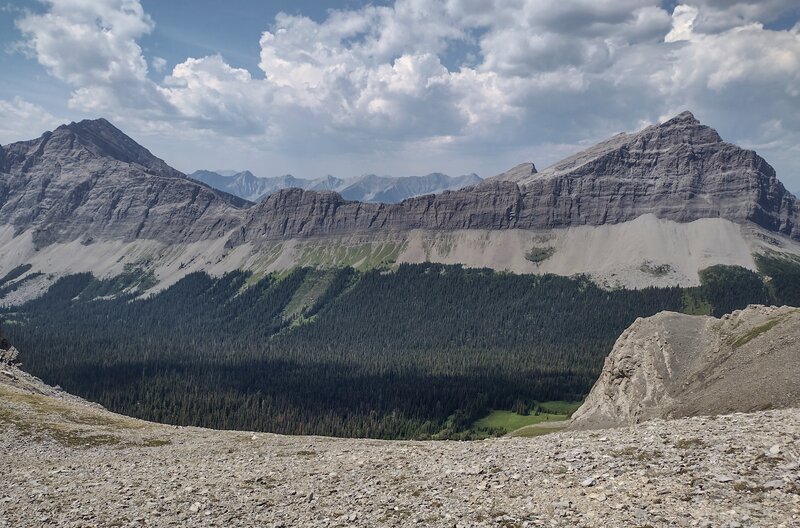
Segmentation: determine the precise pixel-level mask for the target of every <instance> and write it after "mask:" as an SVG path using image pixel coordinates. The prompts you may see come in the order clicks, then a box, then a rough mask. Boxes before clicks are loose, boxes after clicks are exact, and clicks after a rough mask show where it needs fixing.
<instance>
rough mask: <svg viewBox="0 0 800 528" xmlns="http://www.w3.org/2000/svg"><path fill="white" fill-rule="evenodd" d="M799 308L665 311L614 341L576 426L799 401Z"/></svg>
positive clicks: (779, 405)
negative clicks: (714, 313)
mask: <svg viewBox="0 0 800 528" xmlns="http://www.w3.org/2000/svg"><path fill="white" fill-rule="evenodd" d="M798 379H800V309H797V308H789V307H782V308H776V307H765V306H749V307H748V308H747V309H745V310H740V311H736V312H733V313H732V314H730V315H726V316H723V317H722V318H721V319H715V318H713V317H705V316H691V315H684V314H677V313H671V312H662V313H660V314H657V315H655V316H653V317H649V318H647V319H638V320H637V321H636V322H635V323H634V324H633V325H631V326H630V327H629V328H628V329H627V330H625V332H623V334H622V335H621V336H620V338H619V339H618V340H617V342H616V344H615V345H614V349H613V350H612V352H611V353H610V354H609V356H608V357H607V358H606V361H605V365H604V366H603V370H602V372H601V374H600V378H599V379H598V380H597V383H595V385H594V387H593V388H592V391H591V392H590V393H589V396H588V397H587V398H586V402H585V403H584V404H583V405H582V406H581V407H580V409H578V410H577V411H576V412H575V414H574V415H573V418H572V422H571V423H570V427H571V428H573V429H594V428H603V427H615V426H621V425H632V424H635V423H639V422H642V421H646V420H651V419H656V418H678V417H684V416H695V415H711V414H726V413H731V412H748V411H754V410H762V409H767V408H782V407H794V406H800V385H798V383H797V380H798Z"/></svg>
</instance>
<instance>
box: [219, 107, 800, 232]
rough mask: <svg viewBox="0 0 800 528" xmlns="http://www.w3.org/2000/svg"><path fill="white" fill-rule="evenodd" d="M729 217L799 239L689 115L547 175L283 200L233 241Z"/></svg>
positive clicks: (781, 207) (736, 158) (749, 156)
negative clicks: (380, 194) (363, 199)
mask: <svg viewBox="0 0 800 528" xmlns="http://www.w3.org/2000/svg"><path fill="white" fill-rule="evenodd" d="M645 214H652V215H654V216H656V217H658V218H662V219H666V220H672V221H676V222H682V223H685V222H691V221H694V220H698V219H700V218H725V219H728V220H731V221H734V222H737V223H745V222H753V223H755V224H757V225H760V226H762V227H764V228H766V229H769V230H771V231H776V232H779V233H782V234H784V235H788V236H791V237H793V238H795V239H800V223H798V214H800V212H799V210H798V204H797V199H796V198H795V197H794V196H793V195H792V194H791V193H789V192H787V191H786V189H785V188H784V187H783V185H782V184H781V183H780V181H778V179H777V178H776V176H775V171H774V170H773V169H772V167H770V166H769V164H768V163H767V162H766V161H764V160H763V159H762V158H761V157H759V156H758V155H757V154H756V153H755V152H753V151H750V150H744V149H741V148H739V147H737V146H735V145H731V144H729V143H725V142H723V141H722V139H721V138H720V137H719V135H718V134H717V132H716V131H714V130H713V129H712V128H709V127H707V126H704V125H701V124H700V123H699V122H698V121H697V120H696V119H695V118H694V116H693V115H692V114H690V113H689V112H684V113H682V114H680V115H678V116H677V117H675V118H673V119H671V120H669V121H667V122H665V123H663V124H661V125H658V126H651V127H648V128H646V129H645V130H643V131H641V132H639V133H637V134H619V135H617V136H614V137H612V138H611V139H609V140H607V141H605V142H603V143H600V144H599V145H597V146H595V147H592V148H591V149H588V150H586V151H584V152H581V153H578V154H576V155H574V156H572V157H570V158H567V159H566V160H564V161H562V162H560V163H557V164H556V165H553V166H552V167H549V168H548V169H545V170H543V171H541V172H536V168H535V167H534V166H533V164H531V163H527V164H522V165H519V166H517V167H515V168H514V169H511V170H510V171H508V172H506V173H504V174H501V175H498V176H495V177H493V178H489V179H487V180H486V181H485V182H484V183H482V184H479V185H475V186H471V187H467V188H464V189H461V190H458V191H453V192H449V193H448V192H446V193H443V194H441V195H437V196H435V197H431V196H422V197H417V198H411V199H407V200H404V201H403V202H401V203H399V204H396V205H367V204H357V203H353V202H347V201H345V200H343V199H341V198H340V197H336V196H334V195H331V194H320V195H319V196H312V195H310V194H305V193H299V194H296V195H291V196H290V195H289V194H285V193H278V195H275V196H272V197H270V199H269V200H267V201H266V202H265V203H264V204H262V206H259V207H257V208H254V209H253V210H252V211H250V213H249V215H248V219H247V221H245V223H244V228H243V230H242V231H240V233H239V234H238V235H237V236H236V237H234V239H232V240H231V243H238V242H239V241H243V240H253V239H254V237H255V238H265V239H270V238H281V237H294V236H318V235H326V234H333V233H342V232H348V231H360V230H369V229H374V228H384V229H392V230H406V229H416V228H421V229H444V230H448V229H552V228H560V227H574V226H581V225H595V226H596V225H605V224H620V223H623V222H629V221H631V220H634V219H636V218H638V217H640V216H642V215H645Z"/></svg>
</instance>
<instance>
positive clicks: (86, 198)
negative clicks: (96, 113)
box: [0, 119, 249, 246]
mask: <svg viewBox="0 0 800 528" xmlns="http://www.w3.org/2000/svg"><path fill="white" fill-rule="evenodd" d="M2 165H3V173H0V222H1V223H4V224H11V225H13V226H15V227H16V228H17V230H18V231H23V230H26V229H29V228H34V242H35V243H36V244H37V245H38V246H45V245H48V244H50V243H53V242H63V241H70V240H75V239H80V238H83V239H84V240H85V241H86V242H87V243H88V242H90V241H91V240H92V239H94V238H103V239H114V240H117V239H118V240H133V239H137V238H151V239H156V240H161V241H164V242H181V241H194V240H200V239H205V238H213V237H220V236H222V235H223V234H224V233H225V232H227V231H229V230H230V229H231V228H233V227H234V226H235V225H237V224H238V222H239V221H240V214H239V211H240V209H241V208H243V207H246V206H248V205H249V203H248V202H246V201H244V200H241V199H239V198H236V197H234V196H230V195H226V194H224V193H220V192H218V191H215V190H213V189H211V188H209V187H208V186H205V185H202V184H200V183H197V182H193V181H191V180H189V179H188V178H186V177H185V176H184V175H183V174H182V173H180V172H178V171H176V170H175V169H173V168H171V167H170V166H168V165H167V164H166V163H164V161H162V160H160V159H158V158H156V157H155V156H153V155H152V154H150V152H149V151H148V150H146V149H145V148H143V147H141V146H139V145H138V144H137V143H136V142H134V141H133V140H132V139H130V138H129V137H128V136H126V135H125V134H123V133H122V132H120V131H119V130H118V129H116V128H115V127H114V126H113V125H111V124H110V123H109V122H108V121H106V120H104V119H99V120H95V121H82V122H80V123H72V124H70V125H63V126H61V127H59V128H57V129H56V130H55V131H53V132H48V133H45V134H44V135H43V136H42V137H40V138H38V139H35V140H31V141H25V142H20V143H14V144H11V145H7V146H6V147H5V155H4V160H3V164H2Z"/></svg>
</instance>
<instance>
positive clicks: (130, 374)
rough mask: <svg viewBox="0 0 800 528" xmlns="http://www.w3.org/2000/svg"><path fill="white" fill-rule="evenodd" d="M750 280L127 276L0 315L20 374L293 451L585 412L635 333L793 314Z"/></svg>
mask: <svg viewBox="0 0 800 528" xmlns="http://www.w3.org/2000/svg"><path fill="white" fill-rule="evenodd" d="M761 265H763V266H772V267H773V268H775V269H772V268H771V269H770V270H769V271H770V273H772V275H770V276H767V275H763V274H762V275H759V274H756V273H754V272H751V271H748V270H745V269H742V268H733V267H724V266H716V267H714V268H709V269H708V270H705V271H704V273H703V274H702V281H703V285H702V286H700V287H697V288H690V289H680V288H661V289H656V288H649V289H644V290H636V291H630V290H614V291H607V290H603V289H600V288H598V287H597V286H595V285H594V284H593V283H592V282H590V281H589V280H587V279H583V278H564V277H557V276H550V275H545V276H533V275H514V274H509V273H498V272H493V271H490V270H483V269H463V268H461V267H459V266H445V265H437V264H422V265H401V266H399V267H398V268H397V269H396V270H393V271H391V272H388V271H385V270H372V271H366V272H356V271H354V270H352V269H349V268H348V269H338V270H314V269H297V270H295V271H293V272H291V273H288V274H284V275H281V276H278V275H272V276H267V277H264V278H261V279H260V280H257V279H256V278H255V277H252V276H250V275H249V274H247V273H243V272H234V273H230V274H227V275H225V276H223V277H220V278H211V277H209V276H207V275H205V274H201V273H195V274H191V275H189V276H187V277H185V278H184V279H183V280H181V281H180V282H178V283H176V284H175V285H173V286H171V287H170V288H168V289H167V290H165V291H163V292H161V293H159V294H157V295H154V296H152V297H150V298H147V299H144V300H142V299H135V295H136V294H135V293H131V292H129V291H128V290H129V288H130V286H131V285H135V284H142V283H143V282H145V283H146V282H147V277H146V276H143V275H142V274H141V273H138V272H136V271H135V270H130V272H129V273H126V274H125V275H122V276H120V277H117V278H115V279H112V280H97V279H94V278H93V277H92V276H91V275H89V274H81V275H72V276H69V277H65V278H62V279H60V280H59V281H58V282H57V283H56V284H55V285H53V286H52V287H51V289H50V290H49V291H48V292H47V293H46V294H45V295H44V296H43V297H40V298H39V299H36V300H34V301H31V302H28V303H27V304H25V305H23V306H21V307H16V308H13V309H6V310H5V311H4V312H3V313H2V314H1V315H2V317H3V319H5V320H6V323H5V325H4V329H5V331H6V333H7V334H8V336H9V338H10V340H11V341H12V342H13V343H15V345H16V346H17V348H18V349H20V350H21V351H22V358H21V359H22V360H23V363H24V366H25V368H26V369H27V370H28V371H30V372H32V373H33V374H35V375H37V376H40V377H42V378H43V379H44V380H45V381H47V382H49V383H51V384H59V385H61V386H62V387H63V388H64V389H66V390H68V391H70V392H73V393H75V394H78V395H80V396H83V397H85V398H88V399H90V400H93V401H97V402H99V403H101V404H103V405H104V406H106V407H108V408H109V409H111V410H114V411H118V412H121V413H125V414H129V415H133V416H137V417H141V418H145V419H150V420H157V421H162V422H168V423H174V424H185V425H201V426H209V427H216V428H232V429H248V430H261V431H273V432H280V433H292V434H323V435H336V436H366V437H376V438H467V437H470V436H471V435H473V434H474V431H471V430H470V425H471V424H472V423H473V422H474V421H475V420H476V419H477V418H479V417H481V416H483V415H485V414H486V413H487V412H488V411H489V410H490V409H512V408H514V409H520V408H530V407H533V406H534V405H535V402H541V401H547V400H576V399H580V398H582V397H583V396H584V395H585V394H586V393H587V392H588V390H589V389H590V388H591V385H592V384H593V382H594V380H595V378H596V376H597V374H598V373H599V371H600V368H601V366H602V362H603V359H604V357H605V356H606V354H608V352H609V351H610V350H611V347H612V346H613V343H614V341H615V339H616V338H617V336H619V334H620V333H621V332H622V330H623V329H625V328H626V327H627V326H628V325H630V324H631V323H632V322H633V320H634V319H636V317H640V316H649V315H652V314H654V313H656V312H659V311H661V310H675V311H680V310H684V311H688V312H694V313H714V314H716V315H719V314H721V313H725V312H728V311H731V310H733V309H736V308H741V307H744V306H745V305H747V304H748V303H753V302H761V303H763V302H774V301H777V300H780V301H786V299H783V298H780V299H779V295H781V292H782V291H784V289H785V290H786V291H787V295H788V296H789V297H788V300H789V301H796V300H797V297H796V295H797V292H796V286H795V289H794V290H792V289H791V287H788V288H785V287H784V286H782V284H783V283H782V282H781V281H784V282H786V281H788V282H789V283H791V280H792V279H791V276H789V277H788V278H787V274H788V275H791V273H796V272H797V269H795V268H793V267H792V266H788V268H786V267H785V266H784V264H782V263H780V262H771V261H770V262H767V261H765V262H764V263H761ZM782 266H784V267H782ZM795 266H796V265H795ZM784 268H785V269H784ZM787 270H788V271H787ZM794 284H795V285H796V283H794ZM792 296H794V297H792ZM787 303H788V304H792V302H787Z"/></svg>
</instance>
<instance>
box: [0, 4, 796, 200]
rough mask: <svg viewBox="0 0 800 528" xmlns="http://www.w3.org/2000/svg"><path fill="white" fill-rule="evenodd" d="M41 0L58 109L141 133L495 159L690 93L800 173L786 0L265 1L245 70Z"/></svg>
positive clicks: (734, 134) (121, 13) (113, 8)
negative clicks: (319, 13)
mask: <svg viewBox="0 0 800 528" xmlns="http://www.w3.org/2000/svg"><path fill="white" fill-rule="evenodd" d="M46 4H47V10H46V12H44V13H42V14H33V13H26V14H25V15H23V16H22V17H21V18H19V19H18V20H17V27H18V29H19V31H20V33H21V35H22V39H23V40H22V43H23V46H24V48H25V50H26V51H27V53H29V54H30V55H31V56H32V57H35V59H36V60H37V61H38V62H39V63H40V64H42V65H43V66H44V67H45V68H46V69H47V71H48V72H49V74H50V75H52V76H53V77H55V78H57V79H59V80H61V81H63V82H64V83H66V84H67V85H69V86H70V87H71V97H70V100H69V106H70V108H72V109H73V110H76V111H81V112H86V113H90V114H94V115H98V114H102V115H106V116H109V117H110V118H112V119H114V120H116V121H119V122H120V123H122V124H125V125H127V126H130V127H133V128H134V129H135V130H140V131H145V132H148V133H151V134H155V135H158V134H163V135H169V136H172V137H176V136H177V137H181V136H185V137H191V138H194V139H196V140H202V141H208V142H213V141H231V140H232V139H235V140H236V141H237V142H238V143H239V144H243V145H247V147H246V148H248V149H255V150H258V151H263V152H267V153H268V152H274V153H280V154H281V155H282V156H287V157H291V156H292V155H293V153H298V154H300V153H307V152H308V149H309V145H313V148H314V151H315V152H316V153H317V154H318V155H319V156H320V157H321V158H324V157H325V156H326V155H329V154H330V155H333V154H334V153H338V154H339V155H340V154H342V153H344V154H348V153H349V154H353V155H354V156H365V157H366V158H367V159H369V157H371V156H372V157H375V156H378V157H380V156H384V157H398V156H408V155H413V156H416V159H418V160H427V159H431V160H433V159H445V158H447V157H448V156H449V157H458V156H464V157H467V158H469V159H472V160H476V159H480V158H482V157H484V158H486V159H487V160H491V161H487V162H485V163H483V164H482V166H484V167H488V166H497V167H498V169H500V168H502V167H504V166H510V165H513V164H515V163H516V162H519V161H523V160H522V159H511V158H510V157H511V156H514V155H519V153H521V152H526V153H534V154H539V155H541V156H543V157H544V158H548V157H549V158H551V159H549V160H547V161H554V159H555V158H556V157H558V155H560V154H564V153H566V152H561V150H564V149H568V148H567V147H565V145H568V146H572V147H574V146H575V144H576V143H579V142H581V141H583V140H586V141H590V140H594V139H599V138H602V137H604V136H606V135H608V134H610V133H614V132H618V131H621V130H631V129H636V128H639V127H640V126H642V125H645V124H648V123H651V122H654V121H657V120H659V119H661V118H664V117H667V116H669V115H671V114H675V113H677V112H679V111H681V110H683V109H687V108H688V109H691V110H693V111H694V112H695V113H696V114H697V115H698V117H699V118H701V119H702V120H704V121H706V122H708V123H709V124H711V125H714V126H717V127H718V128H720V130H721V131H722V132H723V136H725V137H726V139H728V140H730V141H736V142H741V143H744V144H747V145H749V146H755V147H758V148H759V150H760V151H764V152H762V154H763V155H765V156H767V157H768V159H769V160H770V161H772V162H775V164H776V165H778V166H779V169H783V170H784V171H785V172H792V171H794V173H798V172H800V171H798V170H797V169H798V168H800V161H798V157H797V154H798V152H797V149H798V147H797V145H798V144H800V141H799V140H800V24H795V25H794V27H792V28H790V29H784V30H773V29H768V24H769V23H770V22H772V21H774V20H776V19H779V18H780V17H781V16H782V15H783V14H784V13H786V12H788V11H790V10H791V9H793V8H794V7H795V6H794V1H793V0H766V1H752V2H746V1H735V2H731V1H729V0H687V1H686V2H685V3H681V4H678V5H677V6H676V7H674V9H672V10H671V11H668V10H666V9H665V8H664V7H663V6H662V4H660V3H658V2H655V1H648V0H576V1H572V2H564V1H562V0H558V1H556V0H529V1H524V0H514V1H507V0H494V1H490V0H480V1H478V0H445V1H441V0H397V1H396V2H395V3H394V4H393V5H391V6H372V5H369V6H366V7H362V8H359V9H349V10H331V11H329V13H328V16H327V18H325V19H324V20H322V21H314V20H312V19H310V18H306V17H303V16H293V15H287V14H279V15H278V16H277V17H276V18H275V19H274V20H273V21H272V22H271V23H270V24H269V25H268V27H266V28H265V31H264V32H263V34H262V35H261V38H260V42H259V44H260V57H259V59H260V60H259V68H260V70H259V71H253V72H251V71H248V70H246V69H242V68H237V67H235V66H233V65H231V64H230V63H229V62H228V61H226V59H225V58H224V57H223V56H221V55H210V56H204V57H189V58H186V60H184V61H183V62H181V63H179V64H176V65H174V66H173V67H172V68H171V70H170V69H166V70H165V68H167V64H166V62H165V61H164V59H161V58H160V57H146V56H145V54H144V52H143V51H142V48H141V46H140V45H139V43H138V42H139V40H140V39H141V38H142V37H143V36H144V35H146V34H148V33H149V32H151V31H153V28H154V27H155V24H156V23H157V21H154V20H153V19H152V18H151V17H150V16H149V15H148V14H147V13H146V12H145V11H144V9H143V7H142V5H141V4H140V3H139V0H47V2H46ZM151 70H152V71H151ZM162 70H164V72H165V75H158V78H159V79H160V80H158V81H157V80H155V77H156V76H155V75H154V74H155V73H157V72H158V71H162ZM5 104H6V105H7V106H8V105H9V104H11V103H9V102H6V103H5ZM24 104H27V103H25V102H24V101H22V100H18V101H17V106H24ZM28 110H29V111H30V109H28ZM3 112H4V110H3V106H2V105H0V114H2V113H3ZM6 112H8V110H7V109H6ZM39 119H41V117H39ZM506 157H508V159H506ZM431 169H433V167H431ZM484 175H488V174H484ZM781 176H782V177H783V178H784V179H790V180H791V178H793V177H795V174H788V175H787V174H781ZM798 176H800V174H798ZM787 177H788V178H787ZM795 181H797V186H798V187H800V177H798V179H797V180H795Z"/></svg>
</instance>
